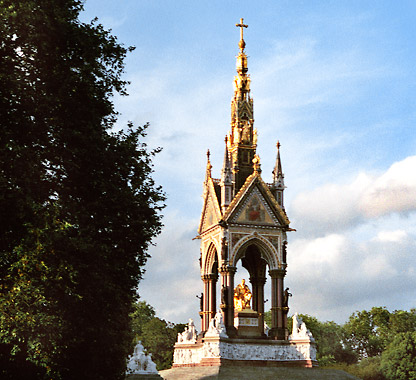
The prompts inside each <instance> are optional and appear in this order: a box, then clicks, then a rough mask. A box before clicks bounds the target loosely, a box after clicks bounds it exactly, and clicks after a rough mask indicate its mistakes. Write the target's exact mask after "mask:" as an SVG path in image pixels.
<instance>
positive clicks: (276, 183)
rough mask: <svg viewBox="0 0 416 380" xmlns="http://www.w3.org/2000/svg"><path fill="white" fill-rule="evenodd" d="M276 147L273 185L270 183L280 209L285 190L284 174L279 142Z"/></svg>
mask: <svg viewBox="0 0 416 380" xmlns="http://www.w3.org/2000/svg"><path fill="white" fill-rule="evenodd" d="M276 147H277V156H276V163H275V165H274V169H273V183H272V189H271V190H272V192H273V194H274V196H275V197H276V200H277V202H278V203H279V205H280V206H281V207H284V206H283V191H284V189H285V182H284V177H285V176H284V174H283V170H282V162H281V160H280V142H279V141H278V142H277V144H276Z"/></svg>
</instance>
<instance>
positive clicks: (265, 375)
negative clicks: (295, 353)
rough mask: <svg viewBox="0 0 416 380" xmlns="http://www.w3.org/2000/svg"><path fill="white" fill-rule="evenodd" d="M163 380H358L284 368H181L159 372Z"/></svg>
mask: <svg viewBox="0 0 416 380" xmlns="http://www.w3.org/2000/svg"><path fill="white" fill-rule="evenodd" d="M159 373H160V375H161V376H162V377H163V379H165V380H358V378H357V377H355V376H353V375H350V374H349V373H346V372H344V371H340V370H333V369H322V368H284V367H278V368H275V367H273V368H272V367H268V368H267V367H248V366H244V367H236V366H226V367H182V368H172V369H168V370H164V371H160V372H159Z"/></svg>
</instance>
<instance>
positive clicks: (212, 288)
mask: <svg viewBox="0 0 416 380" xmlns="http://www.w3.org/2000/svg"><path fill="white" fill-rule="evenodd" d="M217 280H218V275H216V274H205V275H203V276H202V281H203V282H204V295H203V306H204V309H203V310H202V321H201V330H202V331H207V330H208V327H209V321H210V320H211V319H212V318H214V316H215V312H216V307H217V302H216V301H217V300H216V298H217V292H216V283H217Z"/></svg>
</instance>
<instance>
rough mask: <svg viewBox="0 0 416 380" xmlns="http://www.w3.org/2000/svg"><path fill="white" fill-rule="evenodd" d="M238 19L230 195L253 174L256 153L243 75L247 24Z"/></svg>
mask: <svg viewBox="0 0 416 380" xmlns="http://www.w3.org/2000/svg"><path fill="white" fill-rule="evenodd" d="M243 22H244V20H243V19H241V20H240V23H239V24H236V26H237V27H239V28H240V41H239V44H238V46H239V49H240V51H239V52H238V55H237V65H236V66H237V75H236V76H235V77H234V96H233V99H232V101H231V131H230V133H229V134H228V136H229V137H228V150H229V154H230V156H231V166H232V170H233V182H234V194H236V193H237V191H238V190H239V189H240V187H241V186H242V185H243V184H244V182H245V180H246V178H247V177H248V176H249V175H250V174H251V173H252V172H253V163H252V160H253V158H254V155H255V154H256V145H257V135H256V134H255V133H254V127H253V124H254V119H253V99H251V97H250V75H248V74H247V72H248V68H247V55H246V53H245V51H244V49H245V46H246V43H245V41H244V38H243V30H244V28H247V27H248V25H246V24H244V23H243Z"/></svg>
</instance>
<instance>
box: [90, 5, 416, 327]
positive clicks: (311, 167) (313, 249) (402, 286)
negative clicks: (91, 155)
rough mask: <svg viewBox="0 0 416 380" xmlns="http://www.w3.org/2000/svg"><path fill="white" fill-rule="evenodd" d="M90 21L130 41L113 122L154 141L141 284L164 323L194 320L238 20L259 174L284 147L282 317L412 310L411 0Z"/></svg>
mask: <svg viewBox="0 0 416 380" xmlns="http://www.w3.org/2000/svg"><path fill="white" fill-rule="evenodd" d="M95 16H97V17H98V19H99V21H100V22H101V23H102V24H103V25H104V26H105V27H106V28H111V29H112V31H113V33H114V34H115V35H116V36H117V37H118V39H119V41H121V42H122V43H124V44H125V45H133V46H136V50H135V51H134V52H133V53H131V54H130V55H129V56H128V58H127V60H126V73H125V79H127V80H130V81H131V85H130V86H129V88H128V92H129V94H130V96H129V97H123V98H120V97H115V104H116V108H117V110H118V111H119V112H120V113H121V115H120V118H119V122H118V123H117V125H116V128H122V127H123V126H125V125H126V123H127V121H128V120H131V121H133V122H134V123H136V124H144V123H145V122H150V129H149V134H148V137H147V142H148V143H149V145H150V146H151V147H156V146H161V147H163V152H162V153H160V154H159V156H158V157H157V158H156V159H155V173H154V177H155V179H156V181H157V182H158V183H159V184H161V185H162V186H163V187H164V189H165V191H166V193H167V195H168V200H167V208H166V209H165V211H164V214H165V218H164V223H165V227H164V230H163V232H162V234H161V235H160V236H159V237H158V238H157V239H155V243H156V246H155V247H152V249H151V251H150V253H151V255H152V258H151V259H150V260H149V262H148V264H147V266H146V274H145V276H144V279H143V281H142V282H141V284H140V294H141V297H142V299H144V300H146V301H147V302H149V303H150V304H151V305H153V306H154V307H155V308H156V312H157V314H158V315H159V316H161V317H163V318H165V319H167V320H169V321H173V322H184V321H186V320H187V319H188V318H189V317H191V318H194V319H196V320H198V318H199V317H198V316H197V312H198V306H199V303H198V302H199V301H198V300H197V299H196V297H195V295H196V294H199V293H200V292H201V291H202V281H201V280H200V276H199V265H198V257H199V242H198V241H193V240H192V238H193V237H195V236H196V229H197V226H198V221H199V217H200V212H201V207H202V198H201V195H202V182H203V177H204V173H205V161H206V156H205V153H206V150H207V149H208V148H209V149H210V150H211V161H212V164H213V176H214V177H219V176H220V170H221V166H222V158H223V149H224V144H223V141H224V137H225V134H226V133H227V132H228V130H229V123H230V101H231V97H232V95H233V87H232V81H233V76H234V75H235V56H236V54H237V52H238V47H237V44H238V40H239V30H238V29H237V28H236V27H235V24H236V23H237V22H239V19H240V18H241V17H244V22H245V23H247V24H248V25H249V27H248V29H246V30H245V41H246V43H247V46H246V52H247V54H248V56H249V59H248V66H249V73H250V75H251V79H252V85H251V89H252V91H251V95H252V97H253V99H254V117H255V126H256V128H257V130H258V135H259V138H258V148H257V153H258V154H259V155H260V157H261V162H262V169H263V173H262V174H263V179H264V180H265V181H266V182H268V181H270V180H271V171H272V169H273V164H274V161H275V155H276V151H275V149H276V148H275V145H276V141H277V140H280V142H281V144H282V147H281V156H282V161H283V170H284V172H285V181H286V186H287V189H286V192H285V199H286V210H287V213H288V216H289V218H290V219H291V221H292V227H293V228H295V229H296V230H297V232H293V233H291V234H290V236H289V246H288V264H289V266H288V274H287V277H286V284H287V286H289V287H290V289H291V292H292V293H293V297H292V299H291V312H295V311H298V312H299V313H305V314H311V315H314V316H316V317H317V318H319V319H320V320H335V321H336V322H339V323H342V322H345V321H346V320H347V318H348V316H349V315H350V314H351V313H352V312H354V311H356V310H362V309H369V308H371V307H372V306H386V307H388V308H389V309H391V310H393V309H410V308H411V307H416V299H415V298H416V297H415V289H416V272H415V271H416V133H415V121H416V107H415V103H416V65H415V60H416V53H415V46H416V24H415V22H414V20H415V17H416V3H415V2H414V1H399V2H393V1H341V0H339V1H325V2H324V1H294V0H292V1H256V2H252V1H209V2H208V1H204V2H203V1H180V0H178V1H168V0H166V1H158V0H147V1H139V0H123V1H109V0H105V1H103V0H87V2H86V4H85V12H84V13H83V15H82V18H83V20H89V19H92V18H93V17H95ZM238 276H240V277H242V276H245V274H244V270H242V269H241V268H240V270H239V271H238ZM266 292H267V290H266ZM266 297H267V296H266ZM269 298H270V297H269ZM266 307H267V305H266Z"/></svg>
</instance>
